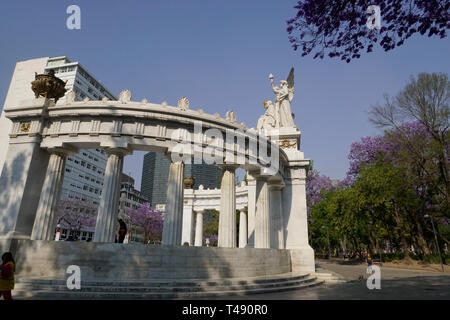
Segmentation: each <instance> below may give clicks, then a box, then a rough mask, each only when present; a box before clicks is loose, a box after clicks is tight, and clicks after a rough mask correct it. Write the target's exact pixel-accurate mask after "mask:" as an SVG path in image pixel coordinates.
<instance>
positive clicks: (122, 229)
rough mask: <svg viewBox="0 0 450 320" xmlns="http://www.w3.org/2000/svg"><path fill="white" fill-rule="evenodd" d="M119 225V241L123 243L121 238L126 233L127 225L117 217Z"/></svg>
mask: <svg viewBox="0 0 450 320" xmlns="http://www.w3.org/2000/svg"><path fill="white" fill-rule="evenodd" d="M119 225H120V226H119V243H123V240H124V239H125V236H126V235H127V225H126V224H125V222H124V221H123V220H122V219H119Z"/></svg>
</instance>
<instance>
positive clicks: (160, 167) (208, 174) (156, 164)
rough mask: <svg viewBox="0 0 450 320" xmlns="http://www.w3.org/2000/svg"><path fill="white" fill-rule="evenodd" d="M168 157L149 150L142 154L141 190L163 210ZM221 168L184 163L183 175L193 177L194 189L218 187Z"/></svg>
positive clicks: (158, 208)
mask: <svg viewBox="0 0 450 320" xmlns="http://www.w3.org/2000/svg"><path fill="white" fill-rule="evenodd" d="M169 168H170V159H168V158H167V157H166V156H165V155H164V154H162V153H158V152H149V153H147V154H146V155H145V156H144V165H143V168H142V181H141V192H142V193H143V194H144V195H145V196H146V197H147V198H148V199H149V200H150V204H151V206H152V207H153V208H155V209H157V210H161V211H164V209H165V204H166V198H167V179H168V178H169ZM221 176H222V170H221V169H220V168H218V167H216V166H213V165H207V164H186V165H185V167H184V177H185V178H186V177H194V178H195V185H194V189H198V187H199V186H200V185H203V187H205V189H208V188H210V189H214V188H219V187H220V179H221Z"/></svg>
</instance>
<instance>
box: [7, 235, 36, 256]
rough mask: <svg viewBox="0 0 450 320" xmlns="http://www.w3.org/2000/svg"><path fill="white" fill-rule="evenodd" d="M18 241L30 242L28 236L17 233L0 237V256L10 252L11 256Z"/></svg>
mask: <svg viewBox="0 0 450 320" xmlns="http://www.w3.org/2000/svg"><path fill="white" fill-rule="evenodd" d="M19 240H30V235H26V234H22V233H20V232H17V231H12V232H9V233H8V234H6V235H3V236H1V237H0V254H3V253H5V252H8V251H9V252H12V253H13V256H14V254H15V251H16V248H17V242H18V241H19Z"/></svg>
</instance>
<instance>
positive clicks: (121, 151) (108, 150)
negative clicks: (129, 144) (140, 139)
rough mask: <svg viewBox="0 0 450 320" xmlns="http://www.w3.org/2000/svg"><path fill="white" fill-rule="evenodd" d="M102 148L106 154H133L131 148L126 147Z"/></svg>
mask: <svg viewBox="0 0 450 320" xmlns="http://www.w3.org/2000/svg"><path fill="white" fill-rule="evenodd" d="M103 150H105V152H106V154H107V155H112V154H115V155H119V156H122V157H124V156H128V155H131V154H133V150H130V149H128V148H109V147H108V148H103Z"/></svg>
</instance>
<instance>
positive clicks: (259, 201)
mask: <svg viewBox="0 0 450 320" xmlns="http://www.w3.org/2000/svg"><path fill="white" fill-rule="evenodd" d="M255 248H263V249H266V248H270V207H269V184H268V182H267V178H265V177H258V178H257V180H256V217H255Z"/></svg>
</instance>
